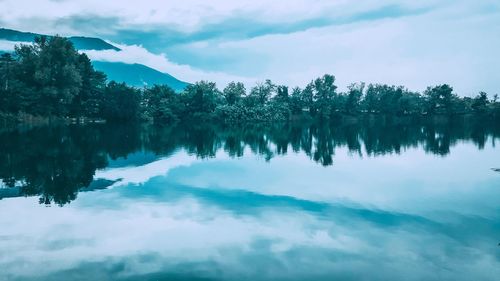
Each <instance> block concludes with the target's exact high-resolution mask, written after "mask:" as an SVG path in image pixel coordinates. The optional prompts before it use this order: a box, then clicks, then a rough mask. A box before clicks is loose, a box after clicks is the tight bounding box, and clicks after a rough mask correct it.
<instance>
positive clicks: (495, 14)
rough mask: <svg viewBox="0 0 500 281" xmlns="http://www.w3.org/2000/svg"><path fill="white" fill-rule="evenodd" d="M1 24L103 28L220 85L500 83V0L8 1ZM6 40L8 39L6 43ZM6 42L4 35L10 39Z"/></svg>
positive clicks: (110, 36)
mask: <svg viewBox="0 0 500 281" xmlns="http://www.w3.org/2000/svg"><path fill="white" fill-rule="evenodd" d="M0 7H1V9H0V26H2V27H5V28H12V29H17V30H22V31H31V32H38V33H45V34H60V35H65V36H66V35H67V36H69V35H83V36H93V37H99V38H102V39H105V40H108V41H110V42H113V43H115V44H117V45H120V47H121V48H122V49H123V51H122V52H120V53H116V52H115V51H105V52H95V51H94V52H91V53H90V54H89V55H90V56H91V58H93V59H98V60H107V61H123V62H127V63H132V62H139V63H143V64H146V65H148V66H151V67H153V68H156V69H158V70H160V71H163V72H168V73H170V74H172V75H174V76H176V77H177V78H179V79H181V80H185V81H188V82H194V81H197V80H212V81H215V82H217V84H218V86H219V87H224V86H225V84H227V83H228V82H229V81H232V80H238V81H243V82H245V83H246V84H250V85H251V84H253V83H255V82H257V81H262V80H264V79H268V78H269V79H271V80H273V81H275V82H276V83H280V84H286V85H289V86H304V85H305V84H307V83H308V82H310V81H311V80H312V79H314V78H316V77H319V76H321V75H323V74H326V73H329V74H333V75H335V76H336V78H337V85H339V87H340V89H341V90H343V89H345V88H346V87H347V86H348V85H349V84H351V83H354V82H360V81H363V82H366V83H388V84H395V85H404V86H406V87H408V88H409V89H412V90H417V91H423V90H425V88H426V87H427V86H432V85H438V84H442V83H448V84H451V85H452V86H453V87H454V88H455V90H456V92H457V93H458V94H459V95H475V94H476V93H477V92H479V91H486V92H488V93H490V94H491V95H493V94H495V93H498V94H500V87H499V86H498V84H497V81H500V56H499V55H498V50H500V36H499V35H500V2H499V1H498V0H477V1H470V0H422V1H395V0H379V1H373V0H372V1H369V0H358V1H352V0H351V1H347V0H287V1H269V0H240V1H229V0H214V1H207V0H187V1H165V0H164V1H155V0H142V1H128V2H127V3H124V2H123V1H118V0H109V1H102V0H99V1H98V0H72V1H67V0H38V1H33V0H0ZM4 45H5V43H4ZM0 47H1V46H0Z"/></svg>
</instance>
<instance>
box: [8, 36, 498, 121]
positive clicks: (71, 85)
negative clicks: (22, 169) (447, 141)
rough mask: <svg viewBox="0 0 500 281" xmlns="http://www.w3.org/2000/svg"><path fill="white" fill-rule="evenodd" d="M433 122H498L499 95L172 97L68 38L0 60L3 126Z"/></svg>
mask: <svg viewBox="0 0 500 281" xmlns="http://www.w3.org/2000/svg"><path fill="white" fill-rule="evenodd" d="M366 114H373V115H391V116H421V115H426V116H431V115H444V116H453V115H464V114H474V115H480V116H482V117H485V118H490V119H491V118H497V119H498V118H500V101H499V100H498V97H497V95H494V96H493V97H491V98H490V97H488V95H487V94H486V93H484V92H480V93H479V94H478V95H477V96H476V97H473V98H471V97H459V96H458V95H457V94H456V93H454V91H453V88H452V87H451V86H449V85H446V84H444V85H438V86H434V87H428V88H427V89H426V90H425V91H424V92H423V93H418V92H413V91H410V90H408V89H406V88H405V87H402V86H390V85H381V84H369V85H365V84H364V83H356V84H352V85H350V86H349V87H348V90H347V91H346V92H340V91H338V90H337V86H336V85H335V77H334V76H333V75H324V76H323V77H321V78H317V79H315V80H313V81H311V83H309V84H308V85H306V86H305V87H304V88H303V89H302V88H298V87H296V88H293V89H290V88H289V87H287V86H284V85H276V84H274V83H273V82H272V81H270V80H266V81H265V82H263V83H258V84H257V85H255V86H254V87H252V88H251V89H250V90H249V91H247V89H246V88H245V85H244V84H243V83H240V82H232V83H229V84H228V85H227V86H226V87H225V88H224V89H223V90H222V91H221V90H219V89H218V88H217V87H216V84H215V83H213V82H207V81H201V82H197V83H195V84H191V85H189V86H187V87H186V88H185V89H184V90H183V91H181V92H176V91H174V90H173V89H171V88H170V87H168V86H166V85H154V86H151V87H144V88H142V89H139V88H134V87H130V86H128V85H126V84H121V83H116V82H113V81H111V82H107V79H106V75H105V74H104V73H102V72H98V71H96V70H95V69H94V68H93V66H92V63H91V61H90V59H89V58H88V57H87V55H85V54H83V53H82V54H81V53H78V51H77V50H76V49H75V48H74V46H73V44H72V43H71V42H70V41H69V40H68V39H66V38H63V37H59V36H55V37H37V38H36V39H35V42H34V44H32V45H20V46H16V48H15V52H14V53H13V54H3V55H2V56H1V57H0V120H1V119H9V118H11V119H13V120H18V121H23V120H26V119H29V118H37V117H43V118H50V119H53V118H55V119H68V118H87V119H90V120H122V121H125V120H127V121H132V120H146V121H154V122H155V123H174V122H177V121H179V120H192V119H194V120H219V121H223V122H228V123H235V122H242V121H255V122H261V121H263V122H265V121H288V120H295V119H320V120H334V119H337V118H339V117H341V116H354V117H356V116H359V115H366Z"/></svg>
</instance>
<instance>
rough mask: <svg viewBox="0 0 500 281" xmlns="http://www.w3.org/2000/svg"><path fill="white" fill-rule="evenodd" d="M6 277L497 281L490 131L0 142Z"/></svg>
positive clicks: (40, 134) (0, 233)
mask: <svg viewBox="0 0 500 281" xmlns="http://www.w3.org/2000/svg"><path fill="white" fill-rule="evenodd" d="M0 140H1V141H0V179H1V180H2V181H1V183H0V186H1V187H0V198H1V200H0V280H454V281H455V280H499V279H498V278H499V276H500V246H499V242H500V172H495V171H494V170H492V168H500V149H499V148H498V147H495V142H498V141H500V129H499V127H498V126H494V125H491V124H487V123H484V122H479V121H476V122H466V123H464V122H459V121H456V122H451V123H439V124H436V123H430V122H414V123H412V124H404V125H403V124H387V123H378V122H376V123H366V124H365V123H362V124H351V125H348V124H338V125H335V126H328V127H326V126H317V125H315V126H313V125H300V126H299V125H296V126H274V127H248V126H241V127H239V128H222V127H214V126H197V127H189V128H187V127H186V126H184V127H164V128H154V127H146V126H139V125H127V126H117V125H114V126H111V125H89V126H60V127H43V128H35V129H17V130H13V131H12V130H10V131H8V130H3V131H1V132H0Z"/></svg>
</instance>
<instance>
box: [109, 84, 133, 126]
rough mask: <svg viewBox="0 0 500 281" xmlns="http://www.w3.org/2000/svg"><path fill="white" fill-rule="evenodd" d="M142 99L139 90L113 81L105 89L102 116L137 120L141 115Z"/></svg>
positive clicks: (113, 118) (111, 118)
mask: <svg viewBox="0 0 500 281" xmlns="http://www.w3.org/2000/svg"><path fill="white" fill-rule="evenodd" d="M140 99H141V96H140V92H139V90H137V89H135V88H132V87H129V86H127V85H126V84H125V83H116V82H113V81H112V82H110V83H109V84H108V85H107V86H106V89H105V90H104V96H103V104H102V113H101V116H102V117H103V118H105V119H108V120H125V121H133V120H137V119H138V118H139V116H140Z"/></svg>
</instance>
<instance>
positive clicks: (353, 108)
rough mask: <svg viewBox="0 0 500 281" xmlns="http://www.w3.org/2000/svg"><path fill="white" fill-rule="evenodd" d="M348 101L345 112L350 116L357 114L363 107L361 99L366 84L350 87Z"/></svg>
mask: <svg viewBox="0 0 500 281" xmlns="http://www.w3.org/2000/svg"><path fill="white" fill-rule="evenodd" d="M347 88H348V90H349V91H348V92H347V99H346V103H345V111H346V112H347V113H349V114H356V113H358V111H359V108H360V106H361V98H362V97H363V92H364V89H365V83H359V84H351V85H349V87H347Z"/></svg>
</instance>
